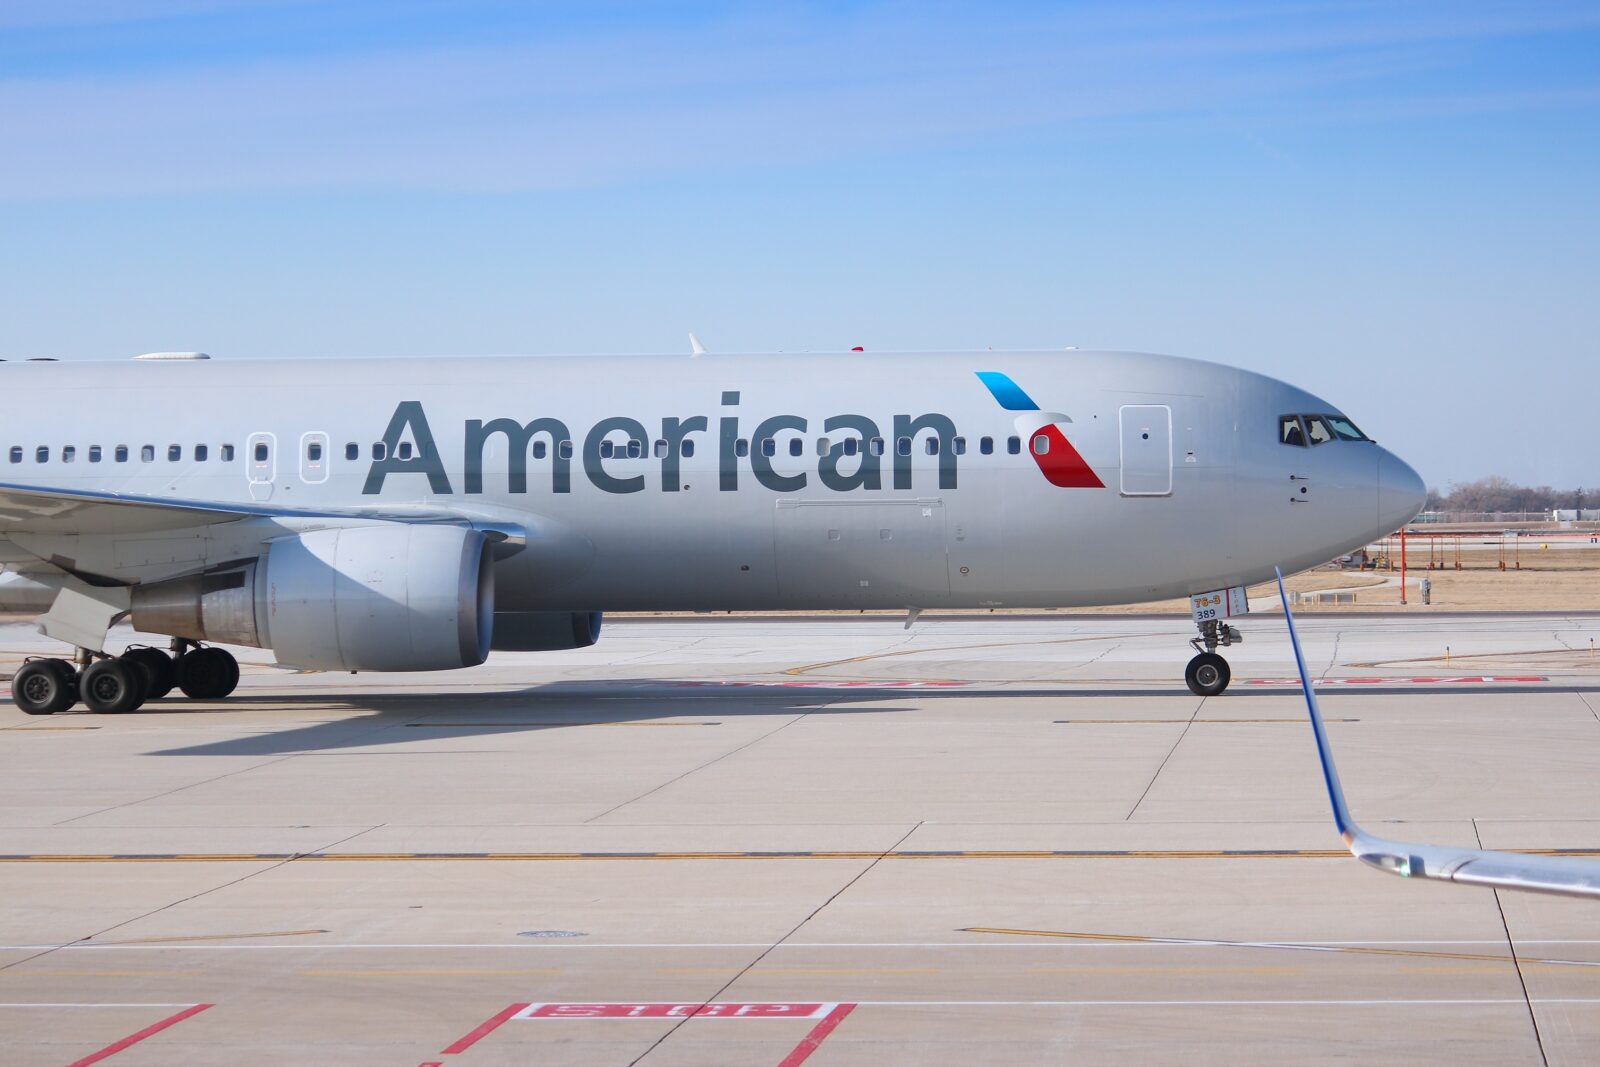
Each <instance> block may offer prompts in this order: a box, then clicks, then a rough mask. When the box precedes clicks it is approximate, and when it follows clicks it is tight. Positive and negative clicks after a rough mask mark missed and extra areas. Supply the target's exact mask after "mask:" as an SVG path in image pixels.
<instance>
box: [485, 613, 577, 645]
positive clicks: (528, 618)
mask: <svg viewBox="0 0 1600 1067" xmlns="http://www.w3.org/2000/svg"><path fill="white" fill-rule="evenodd" d="M600 620H601V614H600V612H598V611H502V612H498V613H497V614H496V615H495V617H494V644H493V646H492V647H493V648H494V650H495V651H497V652H559V651H562V650H565V649H569V648H588V647H589V646H590V645H592V644H594V643H595V642H596V641H598V640H599V639H600Z"/></svg>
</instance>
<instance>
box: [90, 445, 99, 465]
mask: <svg viewBox="0 0 1600 1067" xmlns="http://www.w3.org/2000/svg"><path fill="white" fill-rule="evenodd" d="M89 462H90V463H99V462H100V446H99V445H90V446H89Z"/></svg>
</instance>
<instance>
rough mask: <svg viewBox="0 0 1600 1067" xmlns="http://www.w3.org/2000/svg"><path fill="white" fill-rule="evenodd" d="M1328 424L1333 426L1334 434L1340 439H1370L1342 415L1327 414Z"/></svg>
mask: <svg viewBox="0 0 1600 1067" xmlns="http://www.w3.org/2000/svg"><path fill="white" fill-rule="evenodd" d="M1327 419H1328V425H1329V426H1331V427H1332V428H1333V432H1334V434H1335V436H1337V437H1338V438H1339V440H1341V441H1366V440H1370V438H1368V437H1367V435H1366V434H1364V433H1362V432H1361V431H1360V430H1359V429H1357V428H1356V424H1355V423H1353V422H1351V421H1350V420H1349V419H1347V418H1345V417H1344V416H1343V415H1329V416H1327Z"/></svg>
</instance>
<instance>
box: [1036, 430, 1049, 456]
mask: <svg viewBox="0 0 1600 1067" xmlns="http://www.w3.org/2000/svg"><path fill="white" fill-rule="evenodd" d="M1033 454H1034V455H1036V456H1047V455H1049V454H1050V438H1049V436H1048V435H1046V434H1042V433H1041V434H1037V435H1035V436H1034V439H1033Z"/></svg>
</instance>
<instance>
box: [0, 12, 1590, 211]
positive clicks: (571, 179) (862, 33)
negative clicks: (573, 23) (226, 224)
mask: <svg viewBox="0 0 1600 1067" xmlns="http://www.w3.org/2000/svg"><path fill="white" fill-rule="evenodd" d="M217 2H218V3H221V2H223V0H217ZM85 6H86V7H88V8H98V7H99V6H100V5H93V4H90V5H85ZM186 6H187V7H189V8H195V7H205V6H210V5H207V4H206V3H205V2H204V0H190V2H189V3H188V4H187V5H186V4H185V2H184V0H171V3H170V4H155V5H147V7H146V8H145V10H146V11H151V10H157V11H159V10H165V9H169V8H170V9H180V8H185V7H186ZM1339 10H1343V11H1345V12H1346V14H1345V15H1343V16H1338V17H1335V14H1334V12H1337V11H1339ZM1349 10H1350V9H1332V10H1331V11H1330V13H1328V14H1323V13H1321V12H1320V11H1314V12H1311V13H1310V14H1304V19H1308V20H1309V21H1310V22H1311V23H1312V25H1311V26H1310V27H1309V28H1308V27H1307V26H1303V25H1298V24H1297V25H1296V26H1293V27H1289V26H1283V25H1280V24H1279V21H1281V20H1278V21H1275V20H1274V19H1273V18H1271V17H1270V16H1266V15H1261V14H1258V13H1256V12H1255V10H1254V9H1238V10H1235V11H1234V12H1233V13H1231V14H1228V15H1223V14H1213V15H1212V16H1211V17H1210V18H1207V19H1202V20H1195V19H1192V18H1191V19H1188V20H1184V19H1181V18H1179V17H1177V16H1176V15H1175V16H1174V18H1173V19H1168V20H1161V19H1156V20H1153V21H1152V20H1151V19H1149V18H1148V17H1142V18H1138V19H1131V18H1128V17H1126V16H1123V15H1119V14H1118V13H1117V11H1116V10H1112V9H1098V8H1090V9H1087V10H1080V11H1069V12H1068V13H1067V14H1064V15H1063V14H1056V13H1046V14H1043V15H1039V14H1032V13H1029V14H1020V15H1019V14H1013V13H1002V14H999V15H992V16H984V17H974V16H972V15H970V14H964V13H959V12H951V11H949V10H945V9H935V10H933V11H932V12H929V11H926V10H923V9H921V8H910V7H890V8H877V9H870V10H868V11H866V12H864V13H858V14H854V15H848V16H843V17H834V18H831V19H827V20H823V19H819V18H817V17H806V16H803V15H800V14H796V13H794V12H791V11H786V10H781V9H780V10H779V11H778V12H777V13H760V12H758V13H756V14H736V15H733V16H727V17H724V18H722V19H720V20H716V21H713V22H709V23H707V24H704V25H699V26H695V27H681V28H666V29H650V30H634V31H621V32H618V31H615V30H597V29H595V28H593V27H587V28H584V27H579V28H567V29H564V30H562V31H560V32H556V31H553V30H552V31H550V32H546V33H544V34H542V35H535V36H533V37H532V39H522V40H515V41H511V42H508V43H504V44H495V45H482V46H455V47H448V48H437V47H436V48H427V47H417V48H410V49H404V50H389V51H384V52H378V53H371V54H355V55H349V54H337V55H319V56H316V57H301V58H289V59H281V58H278V59H270V60H269V59H262V60H255V61H250V62H233V63H230V64H228V65H226V66H201V67H195V66H187V67H181V68H178V69H171V70H165V71H160V72H156V73H139V74H128V75H123V76H120V77H114V78H101V77H85V76H70V77H55V78H29V79H13V80H9V81H0V127H3V128H4V129H5V130H6V131H7V156H8V162H7V163H5V164H4V165H3V166H0V196H4V197H8V198H13V199H18V198H38V197H63V196H66V197H82V196H101V195H112V196H127V195H141V194H162V193H191V192H203V191H229V190H265V189H308V188H323V189H326V188H335V189H337V188H410V189H429V190H443V191H468V192H473V191H512V190H528V189H542V188H553V187H565V186H578V185H586V184H596V183H611V182H617V181H626V180H630V179H637V178H643V177H649V176H653V175H658V174H663V173H671V172H675V171H683V170H686V169H691V168H695V167H704V166H718V167H764V166H773V165H781V164H785V163H794V162H799V161H805V162H819V161H827V160H832V159H839V158H845V157H848V156H852V155H856V154H860V153H884V152H894V151H901V150H906V149H918V148H926V147H939V146H942V145H945V144H949V143H954V142H956V141H962V142H965V143H971V142H972V141H973V140H974V139H978V140H981V139H982V138H984V137H986V136H991V135H999V134H1007V133H1012V132H1015V131H1017V130H1027V129H1030V128H1036V129H1040V130H1045V131H1049V130H1055V129H1059V128H1062V127H1064V126H1067V125H1070V124H1071V123H1074V122H1081V121H1085V120H1117V119H1124V118H1130V117H1141V116H1172V115H1205V116H1207V118H1208V120H1214V119H1215V118H1216V117H1217V115H1218V114H1219V113H1220V114H1222V115H1224V116H1226V115H1235V116H1237V117H1239V118H1241V119H1243V120H1244V121H1249V120H1250V119H1251V118H1252V117H1253V116H1255V115H1257V114H1260V115H1263V116H1265V117H1267V118H1269V119H1270V118H1273V117H1275V116H1277V117H1282V116H1286V115H1290V116H1292V115H1296V114H1304V115H1305V116H1307V117H1308V118H1313V119H1321V120H1326V119H1327V118H1328V117H1329V116H1333V115H1338V114H1340V113H1343V114H1344V115H1345V116H1346V117H1348V118H1357V117H1361V116H1367V117H1377V118H1381V117H1382V116H1383V115H1384V112H1385V109H1386V108H1387V110H1388V111H1389V112H1391V113H1393V114H1394V115H1404V114H1406V113H1408V112H1409V111H1412V110H1414V109H1416V108H1418V107H1422V106H1426V100H1427V99H1429V98H1437V99H1438V100H1440V101H1448V103H1447V104H1446V103H1440V104H1439V105H1436V106H1447V107H1449V108H1452V109H1457V110H1453V111H1452V112H1451V113H1460V110H1459V109H1463V108H1471V107H1472V106H1473V105H1472V100H1473V99H1474V98H1476V99H1477V100H1479V101H1480V105H1479V106H1480V110H1484V111H1490V110H1496V111H1497V110H1504V109H1507V108H1518V107H1520V108H1524V109H1532V108H1541V107H1572V106H1584V105H1585V103H1586V101H1589V100H1590V97H1589V96H1588V95H1586V94H1587V93H1588V90H1586V89H1584V88H1583V87H1578V88H1577V89H1573V88H1571V87H1565V88H1560V89H1553V88H1550V87H1539V86H1527V85H1514V86H1504V87H1488V88H1485V89H1484V90H1483V91H1482V92H1481V93H1479V94H1476V97H1473V96H1469V95H1463V94H1460V93H1454V94H1446V93H1443V92H1434V93H1429V92H1425V91H1419V89H1421V88H1425V87H1420V86H1419V84H1418V82H1419V80H1425V79H1426V78H1427V77H1428V76H1429V75H1430V74H1431V73H1433V72H1435V71H1437V70H1439V69H1441V67H1442V66H1448V63H1449V59H1448V58H1443V59H1442V58H1441V57H1440V56H1438V55H1437V54H1433V53H1430V52H1428V51H1427V50H1426V49H1425V48H1422V47H1421V45H1420V44H1419V42H1426V41H1429V40H1436V39H1451V40H1459V39H1464V38H1473V39H1478V38H1485V37H1493V36H1497V35H1504V34H1517V33H1532V32H1548V31H1549V30H1550V29H1551V28H1552V27H1562V28H1570V27H1572V26H1575V25H1580V24H1589V23H1593V22H1595V21H1596V19H1597V18H1600V15H1592V14H1589V13H1586V12H1582V11H1574V10H1571V9H1567V8H1549V7H1535V8H1532V9H1530V10H1528V11H1524V12H1522V13H1521V16H1520V17H1516V16H1513V15H1502V14H1498V13H1495V12H1493V11H1486V12H1479V11H1470V10H1469V11H1466V12H1462V13H1458V15H1457V17H1455V18H1450V17H1447V16H1448V14H1449V13H1448V12H1446V11H1444V10H1443V9H1437V8H1435V9H1428V13H1427V15H1426V17H1424V16H1419V15H1415V14H1412V15H1407V16H1405V17H1384V16H1382V15H1381V14H1374V13H1372V12H1371V11H1367V12H1362V11H1361V9H1355V10H1356V11H1357V13H1358V14H1359V15H1361V17H1360V18H1353V17H1351V16H1350V15H1349V14H1348V11H1349ZM1219 20H1221V21H1220V22H1219ZM1324 22H1326V23H1329V24H1328V25H1323V23H1324ZM1224 25H1226V29H1223V28H1220V27H1222V26H1224ZM1351 86H1357V87H1365V88H1364V90H1363V92H1362V93H1361V99H1360V100H1359V101H1356V102H1354V103H1353V104H1346V103H1345V102H1343V99H1342V96H1341V95H1340V94H1339V93H1335V94H1333V97H1334V98H1331V99H1324V98H1323V97H1324V96H1327V95H1328V94H1329V93H1330V92H1331V91H1332V90H1334V89H1339V90H1341V91H1343V90H1346V89H1348V88H1349V87H1351Z"/></svg>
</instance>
